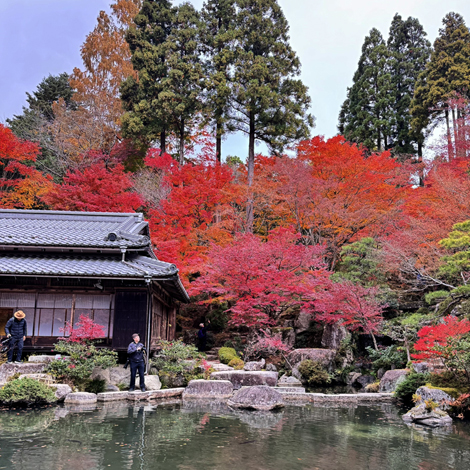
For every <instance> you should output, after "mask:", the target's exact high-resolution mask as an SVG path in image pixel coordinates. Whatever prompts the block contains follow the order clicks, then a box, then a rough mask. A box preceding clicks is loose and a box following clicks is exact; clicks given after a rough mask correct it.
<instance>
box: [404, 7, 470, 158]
mask: <svg viewBox="0 0 470 470" xmlns="http://www.w3.org/2000/svg"><path fill="white" fill-rule="evenodd" d="M442 22H443V25H444V27H443V28H441V29H440V30H439V36H438V38H437V39H436V40H435V42H434V51H433V52H432V54H431V60H430V61H429V63H428V64H427V66H426V69H425V70H424V71H423V72H422V73H421V74H420V76H419V82H418V84H417V86H416V90H415V96H414V99H413V104H412V110H411V112H412V115H413V121H412V124H413V127H414V129H415V131H416V132H420V131H421V130H422V129H423V128H425V127H426V126H427V125H428V124H430V123H431V124H436V123H438V122H439V121H440V120H441V119H442V117H444V118H445V122H446V130H447V148H448V155H449V158H453V157H454V156H456V155H455V152H454V148H453V145H452V136H451V129H450V115H452V118H453V124H454V126H453V127H454V138H455V141H456V142H457V141H458V140H460V139H459V132H460V131H459V126H458V118H459V117H460V116H458V115H456V110H455V109H454V108H452V107H450V106H449V104H448V101H449V99H451V98H452V97H454V96H455V94H459V95H463V96H466V97H469V96H470V32H469V30H468V28H467V26H466V25H465V21H464V19H463V18H462V16H461V15H459V14H458V13H448V14H447V15H446V16H445V17H444V19H443V20H442ZM457 156H458V155H457Z"/></svg>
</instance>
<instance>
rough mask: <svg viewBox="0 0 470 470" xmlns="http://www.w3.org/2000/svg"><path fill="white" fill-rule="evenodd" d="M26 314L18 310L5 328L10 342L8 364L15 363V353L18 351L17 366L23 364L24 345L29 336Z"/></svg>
mask: <svg viewBox="0 0 470 470" xmlns="http://www.w3.org/2000/svg"><path fill="white" fill-rule="evenodd" d="M25 316H26V315H25V314H24V312H23V311H22V310H18V311H17V312H15V313H14V314H13V317H12V318H10V319H9V320H8V322H7V324H6V326H5V333H6V334H7V337H8V338H11V341H10V350H9V351H8V356H7V358H8V362H9V363H12V362H13V352H14V349H15V347H16V348H17V349H16V361H15V364H20V363H21V355H22V354H23V344H24V341H25V339H26V335H27V334H28V325H27V324H26V320H25Z"/></svg>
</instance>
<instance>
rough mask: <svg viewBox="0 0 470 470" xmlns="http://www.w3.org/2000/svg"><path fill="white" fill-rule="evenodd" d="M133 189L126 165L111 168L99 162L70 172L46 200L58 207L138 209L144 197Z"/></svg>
mask: <svg viewBox="0 0 470 470" xmlns="http://www.w3.org/2000/svg"><path fill="white" fill-rule="evenodd" d="M131 188H132V182H131V180H130V179H129V177H128V176H127V175H126V173H125V172H124V167H123V166H122V165H120V164H119V165H116V166H115V167H114V168H111V169H107V168H106V167H105V165H104V164H103V163H95V164H93V165H91V166H89V167H87V168H85V169H84V170H83V171H80V170H77V171H75V172H73V173H71V172H69V173H67V175H66V176H65V178H64V181H63V183H62V184H61V185H55V186H54V189H53V190H52V191H51V192H50V193H48V194H46V195H45V196H44V197H43V201H44V202H45V203H46V204H48V205H49V206H50V207H51V208H52V209H55V210H68V211H91V212H135V211H136V210H137V209H138V208H139V207H140V206H141V205H142V200H141V198H140V197H139V196H138V195H137V194H136V193H134V192H131Z"/></svg>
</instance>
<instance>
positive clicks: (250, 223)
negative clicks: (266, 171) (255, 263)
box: [246, 111, 255, 233]
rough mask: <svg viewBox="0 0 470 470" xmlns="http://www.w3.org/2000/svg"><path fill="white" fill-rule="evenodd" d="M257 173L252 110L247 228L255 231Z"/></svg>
mask: <svg viewBox="0 0 470 470" xmlns="http://www.w3.org/2000/svg"><path fill="white" fill-rule="evenodd" d="M254 175H255V115H254V113H253V111H250V135H249V143H248V200H247V203H246V230H247V232H249V233H252V232H253V222H254V214H253V211H254V207H253V204H254V201H253V189H252V186H253V179H254Z"/></svg>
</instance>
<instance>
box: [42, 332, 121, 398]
mask: <svg viewBox="0 0 470 470" xmlns="http://www.w3.org/2000/svg"><path fill="white" fill-rule="evenodd" d="M54 350H55V352H58V353H61V354H66V355H67V357H62V358H60V359H55V360H54V361H52V362H50V363H49V364H48V365H47V367H46V369H45V371H46V372H47V373H49V374H51V375H52V376H53V377H54V378H55V379H57V380H59V381H64V382H66V383H71V384H72V385H73V386H75V387H77V388H78V389H79V390H81V391H83V390H85V389H86V387H87V385H88V383H89V379H90V376H91V374H92V372H93V369H94V368H95V367H100V368H102V369H109V368H110V367H115V366H116V365H117V353H116V352H115V351H110V350H109V349H98V348H97V347H96V346H95V345H94V344H80V343H73V342H67V341H59V342H58V343H57V344H55V345H54Z"/></svg>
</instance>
